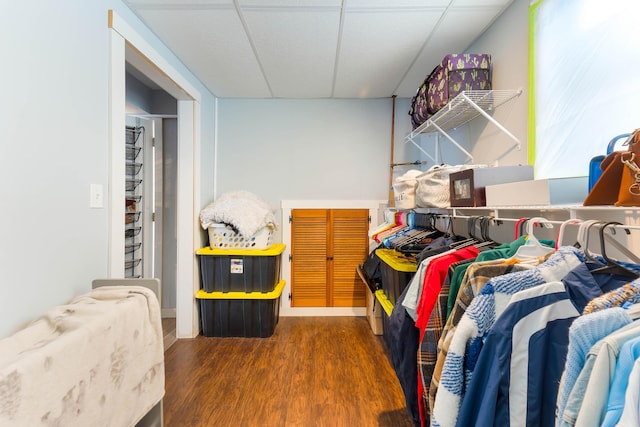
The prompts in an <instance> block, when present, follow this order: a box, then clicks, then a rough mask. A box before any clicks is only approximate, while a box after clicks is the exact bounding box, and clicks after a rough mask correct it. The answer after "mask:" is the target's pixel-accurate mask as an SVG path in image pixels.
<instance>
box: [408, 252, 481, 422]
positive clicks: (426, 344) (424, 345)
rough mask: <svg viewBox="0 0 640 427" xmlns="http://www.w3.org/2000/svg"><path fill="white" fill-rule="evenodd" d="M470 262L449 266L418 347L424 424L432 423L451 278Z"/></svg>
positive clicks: (420, 402)
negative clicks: (435, 378) (432, 394)
mask: <svg viewBox="0 0 640 427" xmlns="http://www.w3.org/2000/svg"><path fill="white" fill-rule="evenodd" d="M468 262H469V261H468V260H462V261H458V262H454V263H453V264H451V265H450V266H449V271H448V273H447V277H446V278H445V280H444V282H443V283H442V288H441V289H440V294H439V295H438V300H437V301H436V305H435V306H434V307H433V310H432V311H431V315H430V316H429V321H428V323H427V326H426V328H425V330H424V336H423V337H422V341H421V342H420V347H419V348H418V374H419V379H420V382H421V384H422V395H421V396H419V397H418V399H419V402H418V405H420V406H421V408H420V415H421V418H422V420H421V421H422V423H423V424H422V425H428V424H429V423H430V415H431V411H430V410H429V405H428V397H429V385H430V383H431V375H432V374H433V368H434V367H435V364H436V357H437V356H438V346H437V344H438V340H439V339H440V335H441V334H442V330H443V328H444V324H445V322H446V315H447V300H448V297H449V288H450V286H451V279H452V277H453V273H454V270H455V268H456V267H457V266H459V265H461V264H466V263H468Z"/></svg>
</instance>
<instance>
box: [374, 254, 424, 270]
mask: <svg viewBox="0 0 640 427" xmlns="http://www.w3.org/2000/svg"><path fill="white" fill-rule="evenodd" d="M376 255H378V258H380V259H381V260H382V261H383V262H384V263H385V264H387V265H388V266H390V267H391V268H393V269H394V270H397V271H402V272H405V273H415V272H416V270H417V269H418V264H417V263H416V259H415V258H414V257H412V256H407V255H404V254H403V253H401V252H398V251H395V250H393V249H376Z"/></svg>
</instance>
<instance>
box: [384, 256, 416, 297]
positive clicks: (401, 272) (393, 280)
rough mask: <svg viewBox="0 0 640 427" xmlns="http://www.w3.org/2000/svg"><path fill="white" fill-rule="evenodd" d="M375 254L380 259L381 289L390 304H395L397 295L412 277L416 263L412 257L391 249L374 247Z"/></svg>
mask: <svg viewBox="0 0 640 427" xmlns="http://www.w3.org/2000/svg"><path fill="white" fill-rule="evenodd" d="M376 255H377V256H378V257H379V258H380V260H381V261H382V262H381V263H380V273H381V277H382V290H383V291H384V293H385V295H386V296H387V298H388V299H389V301H390V302H391V304H392V305H395V304H396V301H397V299H398V297H399V296H400V294H402V291H404V288H406V287H407V285H408V284H409V282H410V281H411V278H413V275H414V274H415V272H416V270H417V269H418V265H417V263H416V261H415V259H414V258H413V257H409V256H406V255H404V254H403V253H401V252H398V251H395V250H393V249H376Z"/></svg>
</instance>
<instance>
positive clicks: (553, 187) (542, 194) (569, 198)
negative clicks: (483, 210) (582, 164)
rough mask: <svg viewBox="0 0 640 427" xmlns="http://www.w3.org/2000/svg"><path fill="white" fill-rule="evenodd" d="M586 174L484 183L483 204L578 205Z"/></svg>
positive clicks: (586, 181)
mask: <svg viewBox="0 0 640 427" xmlns="http://www.w3.org/2000/svg"><path fill="white" fill-rule="evenodd" d="M587 188H588V177H577V178H554V179H536V180H533V181H521V182H511V183H506V184H496V185H487V186H486V188H485V192H486V196H487V206H491V207H505V206H507V207H508V206H552V205H573V204H582V202H583V200H584V199H585V197H587Z"/></svg>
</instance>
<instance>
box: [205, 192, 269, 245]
mask: <svg viewBox="0 0 640 427" xmlns="http://www.w3.org/2000/svg"><path fill="white" fill-rule="evenodd" d="M200 223H201V225H202V228H203V229H205V230H206V229H207V228H209V226H210V225H212V224H220V223H222V224H229V225H231V226H233V227H234V228H235V229H236V230H238V233H240V234H241V235H242V236H244V237H251V236H253V235H254V234H256V233H257V232H258V231H260V230H261V229H263V228H264V227H270V228H271V229H274V230H275V229H276V228H277V223H276V218H275V215H274V213H273V210H272V209H271V207H270V206H269V205H268V204H267V202H265V201H264V200H263V199H261V198H260V197H258V196H256V195H255V194H252V193H250V192H248V191H233V192H228V193H224V194H223V195H221V196H220V197H218V198H217V199H216V200H215V201H214V202H212V203H210V204H209V205H207V207H205V208H204V209H203V210H202V211H201V212H200Z"/></svg>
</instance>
